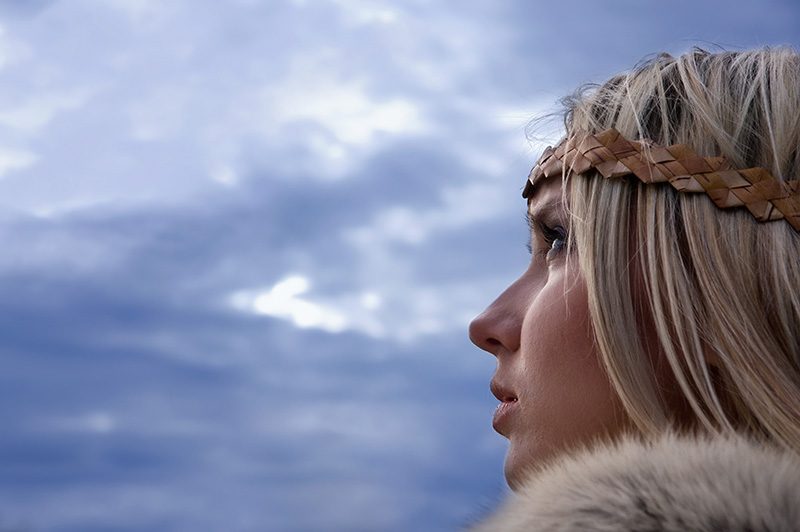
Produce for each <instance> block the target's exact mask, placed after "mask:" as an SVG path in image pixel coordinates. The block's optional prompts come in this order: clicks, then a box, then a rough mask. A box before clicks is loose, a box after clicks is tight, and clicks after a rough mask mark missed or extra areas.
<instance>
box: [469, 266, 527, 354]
mask: <svg viewBox="0 0 800 532" xmlns="http://www.w3.org/2000/svg"><path fill="white" fill-rule="evenodd" d="M518 283H519V281H517V282H516V283H514V284H512V285H511V286H509V287H508V288H507V289H506V291H505V292H503V293H502V294H500V297H498V298H497V299H495V300H494V302H493V303H492V304H491V305H489V306H488V307H487V308H486V310H484V311H483V312H482V313H481V314H480V315H478V316H477V317H476V318H475V319H473V320H472V323H470V324H469V339H470V340H471V341H472V343H473V344H475V345H476V346H478V347H480V348H481V349H483V350H484V351H488V352H489V353H491V354H493V355H494V356H500V353H502V352H511V353H513V352H514V351H516V350H517V349H519V346H520V331H521V328H522V319H523V315H524V311H523V310H522V306H523V305H521V302H520V301H519V293H518V292H519V291H518V290H516V289H515V287H516V286H517V284H518Z"/></svg>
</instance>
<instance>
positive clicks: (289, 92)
mask: <svg viewBox="0 0 800 532" xmlns="http://www.w3.org/2000/svg"><path fill="white" fill-rule="evenodd" d="M299 69H300V71H299V72H297V71H296V72H293V73H292V74H291V75H290V76H289V77H288V78H287V79H285V80H284V81H283V82H282V83H280V84H279V85H277V86H275V87H272V88H270V89H267V91H266V93H265V99H266V101H267V102H269V108H270V118H271V120H273V121H274V123H275V125H276V126H277V127H280V126H281V125H283V124H286V123H291V122H294V121H299V120H312V121H314V122H317V123H319V124H321V125H322V126H324V127H325V128H326V129H328V130H329V131H331V133H333V135H334V137H335V139H336V140H337V141H338V142H340V143H342V144H345V145H364V144H369V143H370V142H371V141H372V140H373V139H374V137H375V135H377V134H379V133H391V134H407V133H415V132H420V131H422V130H423V128H424V124H423V120H422V117H421V113H420V110H419V109H418V107H417V106H416V105H415V104H414V103H413V102H412V101H411V100H409V99H403V98H399V97H395V98H390V99H387V100H382V101H381V100H378V99H375V98H371V97H370V96H369V95H368V94H367V93H366V91H365V89H364V85H363V83H360V82H357V81H347V82H343V81H337V80H335V79H332V78H331V77H330V76H329V75H326V74H323V73H319V72H308V71H303V70H304V69H305V66H301V67H299ZM314 70H316V69H314Z"/></svg>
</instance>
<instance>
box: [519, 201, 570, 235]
mask: <svg viewBox="0 0 800 532" xmlns="http://www.w3.org/2000/svg"><path fill="white" fill-rule="evenodd" d="M560 208H562V202H561V200H560V199H558V200H551V201H548V202H546V203H538V204H536V206H535V207H534V208H533V209H531V208H530V205H529V206H528V216H527V218H528V225H530V227H531V229H533V228H534V227H541V226H542V225H544V219H545V217H546V216H547V214H548V213H550V212H552V211H555V210H558V209H560Z"/></svg>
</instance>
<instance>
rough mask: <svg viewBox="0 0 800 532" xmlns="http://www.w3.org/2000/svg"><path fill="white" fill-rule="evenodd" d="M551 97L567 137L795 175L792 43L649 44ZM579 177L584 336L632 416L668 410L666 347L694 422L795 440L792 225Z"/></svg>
mask: <svg viewBox="0 0 800 532" xmlns="http://www.w3.org/2000/svg"><path fill="white" fill-rule="evenodd" d="M565 104H566V114H565V125H566V128H567V135H568V136H569V135H571V134H572V132H573V131H575V130H577V129H585V130H588V131H589V132H592V133H597V132H599V131H602V130H604V129H607V128H611V127H613V128H615V129H617V130H618V131H620V133H622V135H623V136H625V137H627V138H629V139H631V140H634V139H640V138H649V139H651V140H653V141H654V142H656V143H658V144H661V145H670V144H676V143H684V144H686V145H688V146H689V147H691V148H692V149H694V150H695V151H696V152H697V153H698V154H699V155H701V156H719V155H721V156H724V157H725V158H726V159H728V161H730V162H731V163H732V164H733V165H734V167H737V168H751V167H756V166H761V167H763V168H765V169H766V170H767V171H768V172H770V173H771V174H772V175H773V176H774V177H775V178H776V179H779V180H795V179H800V55H798V54H797V52H795V51H793V50H792V49H790V48H776V49H769V48H764V49H759V50H754V51H748V52H723V53H709V52H707V51H704V50H700V49H694V50H692V51H690V52H689V53H687V54H685V55H682V56H680V57H677V58H676V57H671V56H669V55H661V56H658V57H656V58H654V59H652V60H650V61H648V62H646V63H643V64H641V65H639V66H637V67H636V68H635V69H634V70H633V71H632V72H630V73H626V74H622V75H618V76H616V77H614V78H612V79H611V80H609V81H608V82H606V83H604V84H602V85H599V86H597V85H595V86H590V87H584V88H582V89H580V90H579V91H578V92H577V93H575V94H574V95H573V96H571V97H569V98H567V99H566V100H565ZM587 175H588V176H589V178H588V179H584V178H577V177H574V176H572V177H570V178H569V183H570V184H569V187H565V189H566V188H569V191H570V192H569V193H570V195H571V196H570V198H571V200H570V209H571V213H572V219H573V223H572V229H571V230H572V237H573V238H574V239H575V243H576V244H577V248H578V250H579V256H580V259H579V260H580V265H581V269H582V271H583V273H584V275H585V277H586V281H587V286H588V291H589V304H590V309H591V315H592V321H593V325H594V330H595V338H596V342H597V345H598V348H599V350H600V352H601V354H602V358H603V361H604V364H605V366H606V369H607V371H608V373H609V377H610V379H611V381H612V383H613V384H614V387H615V388H616V390H617V392H618V393H619V395H620V397H621V399H622V402H623V404H624V406H625V408H626V410H627V412H628V413H629V415H630V416H631V418H632V420H633V421H634V423H635V424H636V425H637V426H638V427H639V428H640V429H641V430H642V431H643V432H644V433H645V434H651V435H652V434H658V433H660V432H663V431H664V430H665V429H666V428H668V427H670V426H671V425H673V424H674V423H675V422H676V419H677V415H676V412H675V411H674V409H673V410H671V407H670V399H669V397H668V392H666V391H665V390H663V389H662V386H663V384H664V383H663V380H662V379H659V378H658V377H657V375H659V374H660V372H661V373H663V371H664V368H661V367H659V364H663V361H666V363H668V369H667V371H668V372H670V373H671V375H672V377H674V381H675V382H676V383H677V385H678V387H679V392H678V394H679V395H680V396H681V397H682V401H684V402H685V403H686V404H688V407H689V408H690V411H691V413H692V417H693V423H692V426H694V427H697V428H699V429H701V430H707V431H711V432H716V433H720V432H722V433H724V432H746V433H749V434H753V435H756V436H757V437H760V438H763V439H765V440H768V441H771V442H775V443H777V444H779V445H781V446H783V447H785V448H788V449H793V450H794V451H795V452H798V453H800V233H797V232H795V231H794V230H793V229H792V227H791V226H790V225H789V224H787V223H786V222H785V221H779V222H770V223H758V222H757V221H756V220H755V219H754V218H753V217H752V216H751V215H750V214H749V213H748V212H747V211H746V210H744V209H731V210H727V211H722V210H720V209H718V208H717V207H715V206H714V204H713V203H712V201H711V200H710V199H709V198H708V197H706V196H705V195H695V194H680V193H677V192H675V191H674V190H673V189H672V188H671V187H669V186H666V185H644V184H642V183H640V182H639V181H638V179H636V178H634V177H632V176H631V177H630V178H627V179H625V180H618V179H614V180H605V179H603V178H602V176H600V175H599V174H597V173H596V172H594V171H593V172H591V173H587ZM642 316H645V317H644V318H643V317H642ZM648 331H654V333H652V332H651V333H648ZM653 346H655V351H656V353H653V352H650V351H652V350H653V349H651V347H653Z"/></svg>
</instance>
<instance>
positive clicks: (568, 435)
mask: <svg viewBox="0 0 800 532" xmlns="http://www.w3.org/2000/svg"><path fill="white" fill-rule="evenodd" d="M566 286H567V287H568V289H567V290H565V285H564V283H563V282H561V283H553V285H552V286H545V287H544V288H543V290H542V291H541V293H540V294H539V297H537V298H536V300H535V301H534V304H533V305H531V308H529V310H528V313H527V317H526V324H525V330H524V331H523V345H522V357H521V362H522V372H521V373H522V375H520V376H521V377H522V379H523V382H522V383H520V384H521V393H520V406H521V407H522V408H523V409H524V414H525V416H524V417H525V428H524V429H523V430H521V431H520V433H519V434H518V435H517V436H518V437H517V439H516V441H514V442H513V444H514V446H515V447H516V449H515V454H520V455H521V456H526V457H527V458H524V460H525V461H527V462H528V463H535V462H539V461H541V460H542V459H544V458H546V457H548V456H550V455H552V454H555V453H558V452H559V451H561V450H563V449H565V448H567V447H569V446H571V445H576V444H581V443H588V442H590V441H591V440H593V439H594V438H595V437H597V436H599V435H601V434H605V433H616V432H618V431H619V430H620V429H621V428H622V426H623V425H624V419H626V416H625V415H624V414H623V412H622V408H621V406H620V403H619V400H618V398H617V396H616V393H615V392H614V390H613V388H612V386H611V383H610V382H609V380H608V377H607V376H606V373H605V370H604V369H603V367H602V362H601V361H600V358H599V353H598V351H597V349H596V347H595V343H594V338H593V333H592V327H591V322H590V319H589V308H588V298H587V293H586V287H585V284H584V283H583V282H581V281H580V280H578V281H575V280H574V278H573V282H570V283H569V284H568V285H566ZM521 460H522V458H521Z"/></svg>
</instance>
